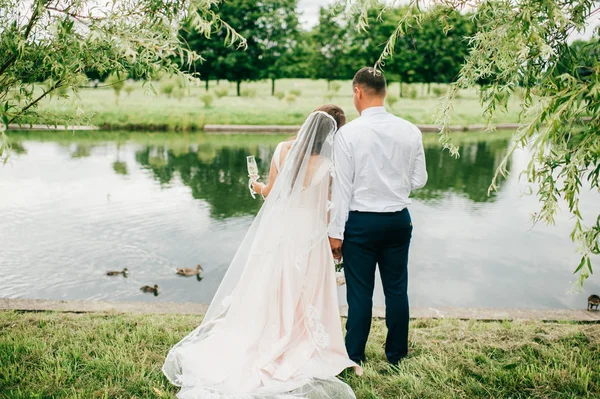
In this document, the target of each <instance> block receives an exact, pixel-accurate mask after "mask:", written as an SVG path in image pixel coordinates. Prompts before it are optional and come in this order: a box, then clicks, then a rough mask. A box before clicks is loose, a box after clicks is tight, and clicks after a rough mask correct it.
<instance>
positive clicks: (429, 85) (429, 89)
mask: <svg viewBox="0 0 600 399" xmlns="http://www.w3.org/2000/svg"><path fill="white" fill-rule="evenodd" d="M427 95H428V96H430V95H431V82H429V83H427Z"/></svg>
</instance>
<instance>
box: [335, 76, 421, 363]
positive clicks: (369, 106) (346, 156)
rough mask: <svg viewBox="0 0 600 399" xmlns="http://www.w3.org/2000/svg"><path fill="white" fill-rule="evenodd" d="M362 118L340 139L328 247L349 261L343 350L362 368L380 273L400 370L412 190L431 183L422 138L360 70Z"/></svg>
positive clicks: (377, 82) (380, 85)
mask: <svg viewBox="0 0 600 399" xmlns="http://www.w3.org/2000/svg"><path fill="white" fill-rule="evenodd" d="M352 89H353V91H354V106H355V107H356V110H357V111H358V113H359V114H360V117H359V118H357V119H355V120H353V121H352V122H350V123H348V124H347V125H345V126H343V127H342V128H341V129H340V130H339V131H338V133H337V134H336V136H335V144H334V159H335V177H334V180H333V189H332V190H333V191H332V201H333V204H334V208H333V210H332V215H331V224H330V228H329V241H330V243H331V249H332V251H333V254H334V257H335V258H337V259H340V258H341V257H342V256H343V258H344V272H345V275H346V286H347V287H346V288H347V300H348V321H347V324H346V329H347V333H346V349H347V350H348V355H349V356H350V358H351V359H352V360H354V361H355V362H357V363H361V362H364V361H365V346H366V344H367V338H368V336H369V330H370V329H371V317H372V314H371V313H372V308H373V287H374V285H375V268H376V265H379V273H380V274H381V280H382V283H383V291H384V294H385V309H386V311H385V319H386V325H387V328H388V334H387V340H386V344H385V354H386V356H387V358H388V361H389V362H390V363H391V364H394V365H397V364H398V363H399V362H400V360H401V359H402V358H403V357H405V356H406V354H407V353H408V320H409V310H408V268H407V266H408V248H409V246H410V239H411V234H412V223H411V218H410V214H409V212H408V209H407V207H408V205H409V204H410V199H409V198H408V197H409V195H410V192H411V190H414V189H417V188H421V187H423V186H424V185H425V183H426V182H427V171H426V169H425V154H424V151H423V142H422V137H421V131H420V130H419V129H418V128H417V127H416V126H415V125H413V124H412V123H410V122H408V121H406V120H404V119H401V118H398V117H396V116H394V115H392V114H390V113H388V112H387V111H386V110H385V108H384V107H383V101H384V99H385V95H386V81H385V77H384V76H383V74H382V73H381V72H380V71H378V70H375V69H373V68H362V69H361V70H360V71H358V72H357V73H356V75H355V76H354V79H353V81H352Z"/></svg>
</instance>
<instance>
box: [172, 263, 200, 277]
mask: <svg viewBox="0 0 600 399" xmlns="http://www.w3.org/2000/svg"><path fill="white" fill-rule="evenodd" d="M201 272H202V266H201V265H198V266H196V268H195V269H190V268H189V267H180V268H177V274H179V275H180V276H188V277H189V276H199V275H200V273H201Z"/></svg>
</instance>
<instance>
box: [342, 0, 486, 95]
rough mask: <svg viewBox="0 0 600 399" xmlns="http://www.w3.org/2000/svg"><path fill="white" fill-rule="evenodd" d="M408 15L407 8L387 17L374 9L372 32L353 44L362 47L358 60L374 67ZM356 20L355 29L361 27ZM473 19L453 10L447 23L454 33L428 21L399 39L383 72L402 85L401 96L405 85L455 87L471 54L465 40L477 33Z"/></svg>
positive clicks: (358, 35) (361, 33) (370, 17)
mask: <svg viewBox="0 0 600 399" xmlns="http://www.w3.org/2000/svg"><path fill="white" fill-rule="evenodd" d="M382 4H383V3H382ZM407 11H408V9H407V8H406V7H405V6H400V7H389V8H386V9H385V12H384V13H381V12H380V11H378V10H376V9H370V10H369V12H368V14H367V15H368V23H369V29H368V31H359V32H357V33H355V35H354V39H353V42H355V43H356V42H360V43H361V45H360V46H359V47H358V51H359V52H360V55H358V56H355V57H357V58H362V59H364V60H365V61H366V63H365V64H367V65H373V64H374V63H375V62H376V61H377V60H378V59H379V57H380V56H381V52H382V51H383V49H384V46H385V45H386V42H387V40H388V38H389V37H390V36H391V35H393V34H394V31H395V30H396V27H397V26H398V23H399V22H400V21H401V19H402V16H403V15H404V14H405V13H406V12H407ZM356 18H357V16H355V20H354V23H353V25H356V24H357V23H358V21H357V20H356ZM470 18H471V17H470V15H469V14H462V13H459V12H457V11H454V10H451V9H450V10H448V16H447V21H448V24H449V26H451V29H449V30H447V31H446V30H445V29H444V25H443V24H440V23H439V21H437V20H434V19H430V18H426V19H422V20H421V21H420V23H419V25H418V26H414V27H411V28H409V29H407V30H406V32H403V34H402V35H399V36H398V37H397V38H396V41H395V43H394V57H393V58H389V59H386V60H385V65H383V66H382V69H383V70H384V71H385V73H386V78H387V79H388V81H389V82H392V81H394V80H399V81H400V90H401V92H400V96H402V95H403V93H402V83H403V82H406V83H413V82H421V83H428V84H431V83H451V82H452V81H454V80H455V79H456V78H457V77H458V73H459V72H460V68H461V66H462V63H463V62H464V60H465V57H466V55H467V54H468V42H467V40H466V39H465V38H466V37H467V36H469V35H471V34H472V33H473V31H474V30H475V24H474V23H473V22H472V21H471V19H470Z"/></svg>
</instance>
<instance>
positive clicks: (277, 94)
mask: <svg viewBox="0 0 600 399" xmlns="http://www.w3.org/2000/svg"><path fill="white" fill-rule="evenodd" d="M275 97H277V99H278V100H283V98H284V97H285V93H284V92H282V91H278V92H276V93H275Z"/></svg>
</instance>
